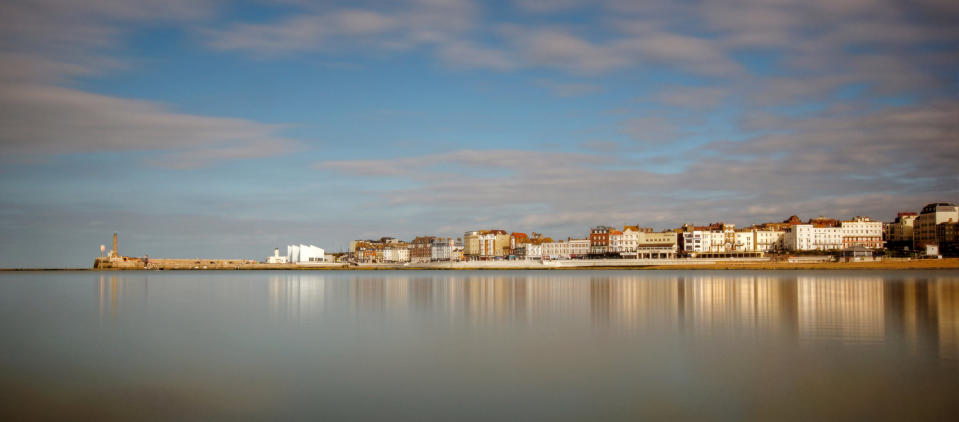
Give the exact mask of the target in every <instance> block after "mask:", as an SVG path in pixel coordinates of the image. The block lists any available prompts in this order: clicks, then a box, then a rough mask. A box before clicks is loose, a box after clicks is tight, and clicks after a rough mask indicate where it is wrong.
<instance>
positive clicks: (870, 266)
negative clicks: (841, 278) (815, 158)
mask: <svg viewBox="0 0 959 422" xmlns="http://www.w3.org/2000/svg"><path fill="white" fill-rule="evenodd" d="M950 269H959V258H943V259H922V260H911V261H898V260H897V261H875V262H815V263H814V262H808V263H790V262H771V261H762V262H701V263H693V262H690V263H670V264H657V263H643V264H632V265H630V264H626V263H624V265H617V264H615V263H608V264H604V265H575V264H572V265H568V266H567V265H544V264H539V263H529V264H526V265H523V263H515V264H511V265H496V264H495V263H489V264H487V263H485V262H484V263H483V264H482V265H468V264H464V263H457V265H450V264H446V263H444V264H434V265H422V264H419V265H390V264H381V265H361V266H342V265H329V266H318V265H298V266H278V265H269V266H266V265H264V266H249V267H247V266H239V267H236V268H175V269H174V268H171V269H162V270H157V269H143V268H122V269H121V268H104V269H97V268H0V272H27V271H34V272H41V271H48V272H55V271H92V272H101V271H277V270H279V271H311V270H312V271H395V270H403V271H476V270H492V271H502V270H563V271H578V270H653V271H655V270H763V271H776V270H950Z"/></svg>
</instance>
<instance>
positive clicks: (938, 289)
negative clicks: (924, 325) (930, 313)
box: [933, 280, 959, 360]
mask: <svg viewBox="0 0 959 422" xmlns="http://www.w3.org/2000/svg"><path fill="white" fill-rule="evenodd" d="M933 294H934V295H935V304H936V318H937V322H938V327H939V330H938V334H939V357H940V358H944V359H950V360H957V359H959V282H957V281H956V280H952V281H951V282H950V281H936V282H935V288H934V289H933Z"/></svg>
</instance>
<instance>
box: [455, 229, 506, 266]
mask: <svg viewBox="0 0 959 422" xmlns="http://www.w3.org/2000/svg"><path fill="white" fill-rule="evenodd" d="M508 253H509V234H508V233H506V232H505V231H503V230H476V231H470V232H466V233H464V234H463V255H465V256H466V259H488V258H495V257H504V256H506V255H507V254H508Z"/></svg>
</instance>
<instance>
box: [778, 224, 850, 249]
mask: <svg viewBox="0 0 959 422" xmlns="http://www.w3.org/2000/svg"><path fill="white" fill-rule="evenodd" d="M783 246H784V247H785V249H786V250H790V251H828V250H839V249H842V248H843V229H842V227H814V226H813V225H812V224H797V225H795V226H792V228H791V229H790V230H789V231H788V232H786V234H785V235H784V236H783Z"/></svg>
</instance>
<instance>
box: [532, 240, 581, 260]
mask: <svg viewBox="0 0 959 422" xmlns="http://www.w3.org/2000/svg"><path fill="white" fill-rule="evenodd" d="M540 246H541V251H540V256H542V257H543V258H548V259H570V258H573V257H583V256H586V255H587V254H589V239H572V238H570V239H569V240H568V241H565V242H564V241H562V240H559V241H555V242H543V243H542V244H541V245H540Z"/></svg>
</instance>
